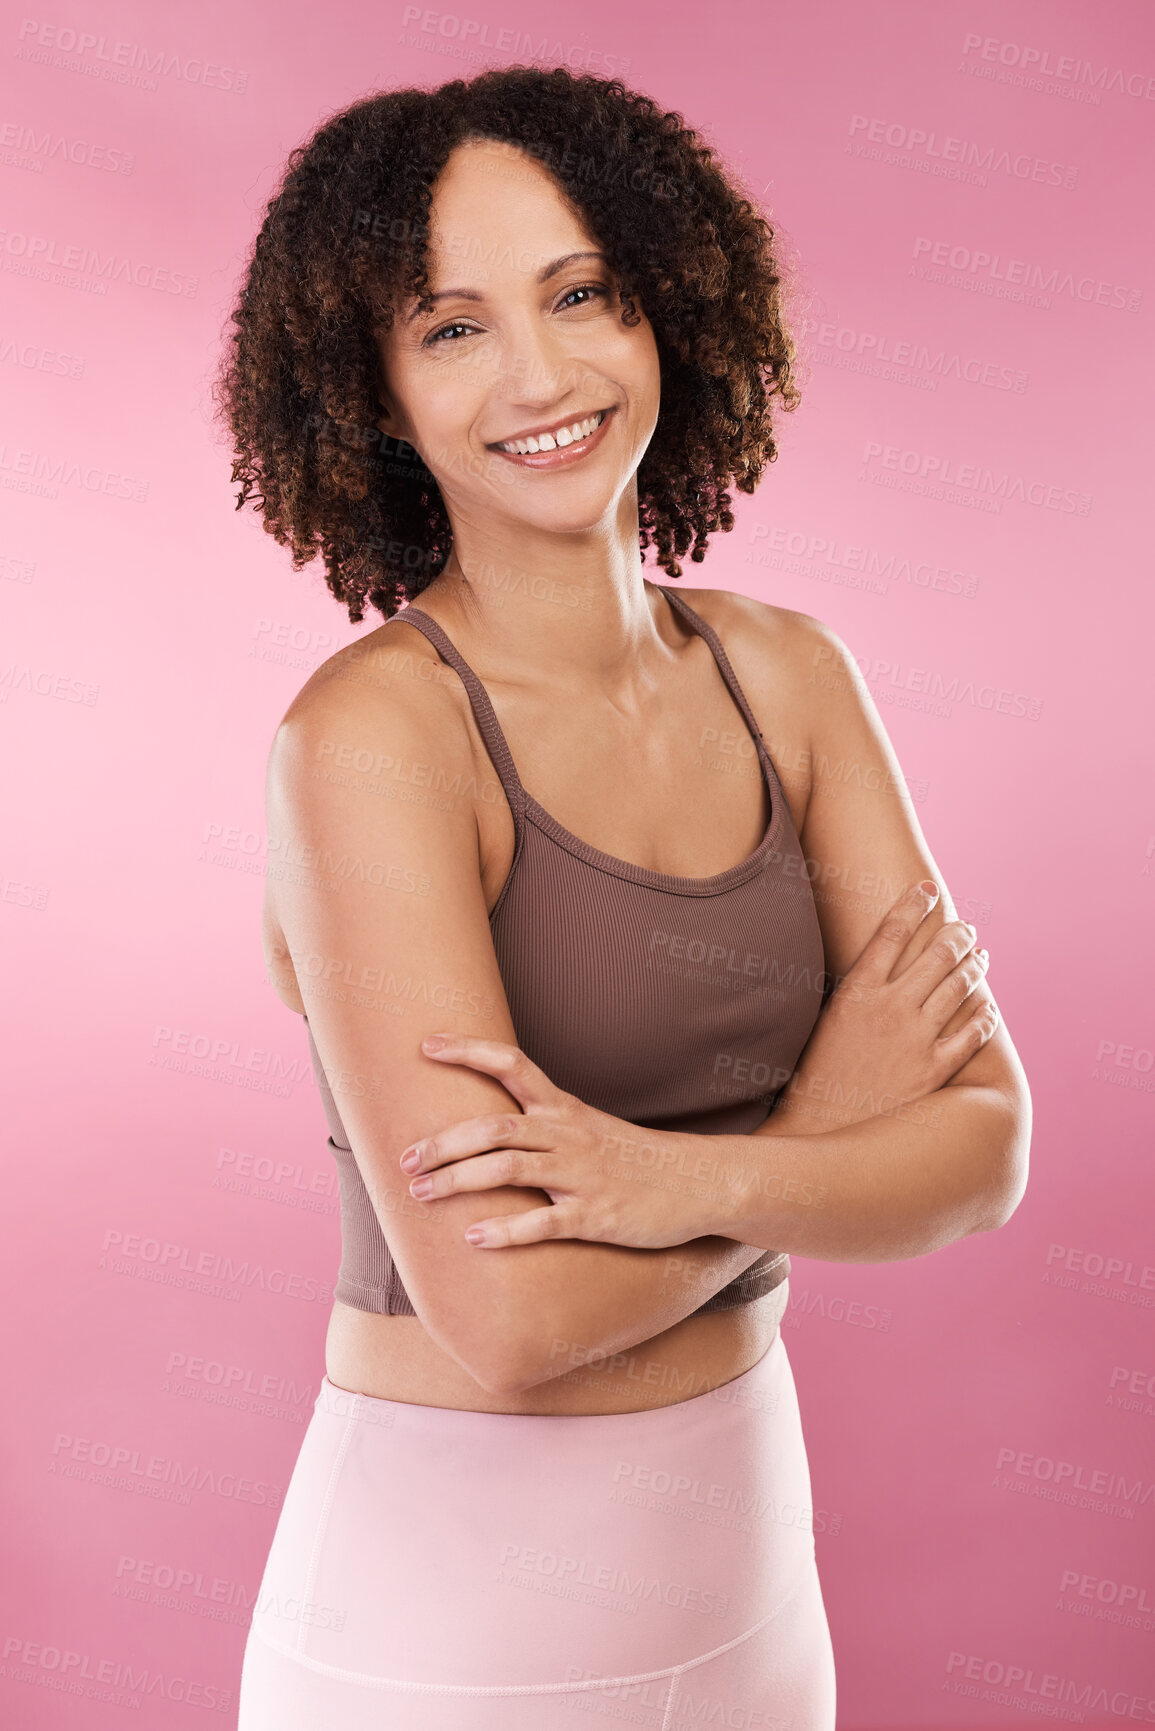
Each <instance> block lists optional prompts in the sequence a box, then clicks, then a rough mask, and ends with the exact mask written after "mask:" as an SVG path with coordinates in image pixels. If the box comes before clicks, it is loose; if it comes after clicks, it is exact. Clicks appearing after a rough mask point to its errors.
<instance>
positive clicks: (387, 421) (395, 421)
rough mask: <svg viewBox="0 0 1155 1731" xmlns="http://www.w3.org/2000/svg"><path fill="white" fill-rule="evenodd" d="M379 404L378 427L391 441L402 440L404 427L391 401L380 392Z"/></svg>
mask: <svg viewBox="0 0 1155 1731" xmlns="http://www.w3.org/2000/svg"><path fill="white" fill-rule="evenodd" d="M380 402H381V415H380V418H379V419H378V421H377V425H378V427H379V428H380V429H381V431H382V432H383V433H386V434H388V436H389V438H391V439H404V438H405V427H404V424H403V422H402V420H401V417H400V416H399V415H398V413H397V410H396V409H395V408H394V406H393V403H392V401H391V399H390V398H389V397H388V396H386V395H385V393H384V392H382V393H381V398H380Z"/></svg>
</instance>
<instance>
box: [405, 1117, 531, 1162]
mask: <svg viewBox="0 0 1155 1731" xmlns="http://www.w3.org/2000/svg"><path fill="white" fill-rule="evenodd" d="M528 1122H529V1120H528V1119H527V1118H526V1117H525V1115H524V1113H520V1112H518V1113H512V1112H505V1113H493V1112H489V1113H487V1114H486V1115H485V1116H484V1117H481V1118H463V1119H462V1120H461V1122H460V1123H459V1124H451V1125H450V1126H449V1128H448V1129H447V1130H439V1131H438V1132H437V1134H436V1136H426V1137H424V1138H423V1139H422V1140H421V1141H420V1142H414V1143H412V1144H411V1145H410V1147H408V1148H406V1149H405V1151H404V1152H403V1153H402V1155H401V1157H400V1161H399V1164H400V1166H401V1170H402V1171H403V1172H413V1173H417V1172H431V1171H432V1170H433V1168H434V1167H435V1166H444V1165H445V1164H446V1162H447V1161H450V1160H466V1159H468V1158H469V1156H470V1155H471V1154H484V1153H485V1152H486V1150H487V1149H489V1148H505V1147H507V1146H508V1145H509V1144H510V1143H511V1142H512V1143H515V1144H518V1145H520V1138H521V1137H522V1135H523V1134H524V1132H525V1126H526V1125H527V1124H528Z"/></svg>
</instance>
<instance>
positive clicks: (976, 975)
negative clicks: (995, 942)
mask: <svg viewBox="0 0 1155 1731" xmlns="http://www.w3.org/2000/svg"><path fill="white" fill-rule="evenodd" d="M989 962H990V957H989V956H988V955H987V952H986V950H968V952H967V954H966V955H965V956H964V957H963V959H962V961H961V962H958V963H957V964H956V965H955V966H954V967H953V968H952V969H951V970H950V972H949V973H948V974H947V976H946V978H945V980H943V981H942V983H941V984H940V985H938V986H936V987H935V989H934V991H933V992H931V994H930V996H929V997H928V998H927V1000H926V1002H925V1003H924V1004H923V1006H922V1010H923V1015H924V1016H926V1017H927V1018H928V1019H929V1020H930V1021H931V1022H932V1023H933V1024H934V1027H935V1031H936V1033H938V1032H941V1030H942V1029H943V1028H945V1027H946V1025H947V1023H948V1022H949V1021H950V1019H951V1017H952V1016H953V1015H954V1013H955V1011H956V1010H957V1009H958V1007H959V1005H960V1004H962V1003H965V1002H966V1000H967V999H968V998H969V997H970V996H971V994H972V993H973V992H974V990H975V988H976V987H977V986H978V984H979V982H980V981H981V980H985V979H986V974H987V966H988V964H989Z"/></svg>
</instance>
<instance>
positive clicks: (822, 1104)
mask: <svg viewBox="0 0 1155 1731" xmlns="http://www.w3.org/2000/svg"><path fill="white" fill-rule="evenodd" d="M741 600H742V608H743V612H744V613H745V615H746V619H747V627H748V629H747V636H746V639H745V643H746V652H747V654H750V655H753V654H754V653H756V650H755V647H754V645H755V641H756V632H757V624H758V620H757V614H758V611H759V609H760V606H761V604H760V603H757V602H750V601H748V600H747V598H745V597H743V598H741ZM791 630H792V631H793V633H794V636H795V645H794V648H793V653H792V656H791V661H792V665H793V666H794V667H795V669H796V670H797V678H798V689H797V691H796V692H795V693H794V696H795V699H796V701H797V703H798V704H800V705H801V704H806V703H808V704H809V710H810V723H809V734H810V740H811V748H810V764H809V770H810V797H809V801H808V804H807V807H806V815H805V820H804V822H803V823H802V825H801V828H800V831H799V839H800V841H801V843H802V850H803V854H804V857H805V861H806V870H807V874H808V876H809V877H810V879H811V882H812V883H813V884H814V886H815V904H816V907H817V911H818V919H819V924H820V926H821V928H822V939H823V947H824V951H825V956H826V966H827V970H828V972H829V973H831V974H832V975H833V976H834V977H835V978H836V979H840V978H841V977H842V976H844V975H845V974H846V973H847V972H848V971H849V970H850V968H851V967H852V966H853V965H854V963H855V962H856V961H857V960H858V958H859V956H860V955H861V953H862V951H863V948H864V946H865V945H866V943H867V941H868V939H869V938H870V937H871V935H872V933H873V932H874V931H875V929H876V928H877V926H878V924H879V922H880V920H881V919H882V918H883V915H884V914H885V913H886V911H887V909H888V907H890V905H891V904H892V903H893V902H894V900H895V899H896V898H897V897H898V896H899V895H900V894H901V893H902V891H903V890H904V889H905V888H906V887H907V886H908V885H910V884H915V883H917V882H918V881H919V880H920V879H923V878H931V879H933V880H934V881H935V882H936V883H937V884H938V885H939V887H940V891H941V894H940V898H939V902H938V904H937V906H936V907H935V908H934V909H933V910H932V912H931V913H930V914H929V915H928V916H927V917H926V918H925V919H924V920H923V922H922V923H921V925H920V926H919V928H918V930H917V932H916V933H915V935H914V937H913V938H912V939H911V940H910V942H909V943H908V944H907V945H906V947H905V948H904V949H903V950H902V951H901V952H900V954H899V956H898V959H897V961H896V964H895V972H898V971H901V970H902V969H904V968H905V967H906V966H907V965H908V964H909V963H910V962H911V961H913V960H914V959H915V958H916V957H918V956H919V955H920V954H921V953H922V952H923V951H924V950H925V949H926V948H927V947H928V946H930V945H931V944H934V943H940V942H943V941H944V940H943V937H942V933H943V927H944V926H945V925H946V924H947V922H948V921H953V920H954V919H956V918H957V915H956V913H955V910H954V906H953V904H952V901H951V897H950V894H949V891H948V890H947V888H946V884H945V881H944V878H943V874H942V872H941V871H940V870H939V868H938V866H937V865H936V864H935V861H934V858H933V856H932V855H931V852H930V849H929V848H928V846H927V844H926V840H925V838H924V836H923V834H922V830H921V827H920V825H919V822H918V818H917V816H916V815H915V811H914V807H913V805H912V803H911V800H910V797H909V794H908V792H907V789H906V782H905V778H904V776H903V773H902V769H901V766H900V764H899V761H898V757H897V754H896V753H895V750H894V747H893V746H892V744H891V742H890V739H889V737H888V736H887V733H886V730H885V728H884V727H883V724H882V721H881V719H880V717H879V715H878V711H877V708H876V706H875V704H874V701H873V699H872V698H871V696H870V692H869V690H868V689H867V686H866V683H865V681H864V680H863V678H862V675H861V673H860V671H859V669H858V667H857V665H856V663H855V661H854V658H853V656H852V655H851V654H850V651H849V650H848V648H847V646H846V645H845V643H844V642H843V641H842V639H841V638H839V637H838V636H837V635H836V633H834V632H833V631H831V630H830V629H829V628H828V627H827V626H825V625H823V624H822V623H821V622H820V621H818V620H815V619H811V618H810V617H809V616H808V615H805V614H795V615H792V616H791ZM823 886H830V887H829V888H824V887H823ZM968 1015H969V1010H968V1007H967V1005H966V1004H965V1002H962V1003H960V1005H959V1007H958V1009H957V1011H956V1012H955V1014H954V1016H953V1017H951V1019H950V1020H949V1021H948V1022H947V1024H946V1027H945V1030H944V1031H945V1032H946V1033H947V1034H950V1033H954V1032H955V1031H956V1030H958V1029H959V1028H961V1027H962V1026H963V1025H964V1023H965V1022H966V1021H967V1019H968ZM844 1079H845V1078H844V1077H842V1076H840V1074H839V1072H838V1069H837V1067H835V1066H829V1065H824V1064H822V1063H817V1064H816V1063H814V1062H813V1061H811V1057H810V1048H808V1049H807V1051H805V1052H803V1054H802V1057H801V1059H800V1061H799V1064H798V1067H797V1069H796V1071H795V1074H794V1076H793V1077H792V1079H791V1082H790V1084H789V1086H788V1087H787V1089H786V1090H784V1093H783V1095H782V1097H781V1098H780V1099H779V1100H778V1102H777V1104H776V1106H775V1109H774V1111H773V1112H772V1113H771V1114H770V1116H769V1117H768V1118H767V1119H766V1120H765V1122H764V1123H763V1124H761V1125H760V1126H759V1127H758V1129H757V1130H756V1131H755V1132H754V1133H753V1135H751V1136H747V1137H725V1138H718V1139H706V1138H701V1137H696V1138H692V1139H690V1140H692V1141H694V1142H695V1143H696V1144H697V1145H698V1146H697V1147H696V1149H694V1150H690V1149H684V1153H685V1154H686V1156H687V1157H689V1156H691V1155H694V1156H695V1157H698V1158H700V1157H701V1156H702V1155H709V1154H710V1153H713V1154H714V1156H715V1158H716V1159H717V1162H718V1164H717V1169H716V1178H717V1185H716V1188H713V1199H714V1200H713V1204H712V1206H710V1207H708V1208H707V1209H706V1210H705V1211H704V1212H703V1213H702V1214H700V1215H699V1216H698V1223H699V1225H700V1226H706V1227H708V1229H709V1230H710V1231H714V1232H721V1233H723V1234H726V1235H732V1236H734V1237H736V1238H740V1239H743V1240H744V1241H745V1242H747V1243H754V1244H760V1245H764V1246H765V1247H767V1248H770V1247H773V1248H775V1249H778V1250H787V1251H794V1252H796V1253H797V1254H798V1255H800V1256H814V1257H819V1258H825V1259H829V1260H831V1261H838V1262H874V1261H891V1260H895V1259H899V1258H904V1257H911V1256H925V1255H927V1254H929V1253H930V1252H931V1251H933V1250H937V1249H939V1248H941V1247H942V1246H943V1245H945V1244H949V1243H951V1242H953V1240H955V1239H957V1238H961V1237H965V1236H966V1235H967V1234H968V1233H971V1232H981V1231H991V1230H994V1229H996V1228H998V1227H999V1226H1001V1225H1003V1224H1004V1223H1005V1221H1006V1220H1007V1219H1009V1217H1010V1216H1011V1214H1013V1212H1014V1210H1015V1208H1016V1207H1017V1206H1018V1203H1019V1201H1020V1200H1021V1198H1022V1195H1023V1192H1024V1190H1025V1188H1026V1184H1027V1174H1028V1160H1029V1149H1030V1139H1031V1097H1030V1090H1029V1087H1028V1084H1027V1078H1026V1075H1025V1073H1024V1070H1023V1066H1022V1064H1021V1062H1020V1060H1019V1056H1018V1053H1017V1052H1016V1050H1015V1048H1014V1046H1013V1044H1012V1043H1011V1039H1010V1036H1009V1034H1008V1033H1007V1029H1006V1024H1005V1021H1003V1020H1002V1019H1001V1018H1000V1022H999V1025H998V1027H997V1028H996V1029H995V1032H994V1034H993V1035H992V1036H991V1037H990V1038H989V1039H987V1041H986V1043H985V1044H983V1045H982V1046H981V1048H980V1049H979V1050H977V1051H976V1052H975V1053H974V1054H973V1056H971V1057H970V1058H969V1059H968V1060H967V1061H966V1062H965V1063H964V1064H963V1065H962V1066H961V1068H960V1069H959V1070H958V1071H957V1072H956V1073H955V1074H954V1075H953V1076H952V1077H951V1078H950V1080H949V1081H948V1082H947V1083H946V1084H945V1085H944V1086H942V1087H941V1088H939V1089H938V1090H937V1091H936V1092H934V1093H933V1094H930V1095H928V1096H927V1097H926V1098H924V1099H921V1100H917V1101H914V1102H912V1103H910V1104H909V1105H905V1106H901V1107H899V1108H898V1109H897V1110H893V1111H886V1112H882V1113H880V1112H878V1111H876V1110H875V1103H874V1102H871V1101H870V1100H869V1091H868V1090H867V1091H866V1092H865V1093H864V1094H863V1096H862V1099H863V1100H864V1101H866V1102H867V1104H866V1106H865V1108H864V1107H863V1105H862V1104H857V1103H856V1101H855V1099H854V1094H853V1091H851V1092H850V1094H848V1093H847V1092H846V1091H845V1090H844V1089H843V1088H842V1087H841V1086H840V1084H841V1082H842V1081H843V1080H844ZM707 1140H710V1141H712V1142H714V1141H716V1146H715V1147H713V1148H712V1149H706V1148H704V1147H703V1146H701V1145H702V1144H703V1143H704V1142H705V1141H707ZM768 1144H771V1145H772V1151H771V1150H770V1148H768V1146H767V1145H768ZM705 1189H706V1191H707V1192H708V1191H710V1190H711V1186H710V1185H707V1186H706V1187H705Z"/></svg>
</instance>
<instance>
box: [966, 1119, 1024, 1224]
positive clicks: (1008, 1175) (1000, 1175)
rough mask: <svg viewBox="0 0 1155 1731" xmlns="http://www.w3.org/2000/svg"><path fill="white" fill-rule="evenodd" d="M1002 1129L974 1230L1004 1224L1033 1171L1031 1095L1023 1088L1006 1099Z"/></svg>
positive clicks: (1018, 1200)
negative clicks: (1031, 1170)
mask: <svg viewBox="0 0 1155 1731" xmlns="http://www.w3.org/2000/svg"><path fill="white" fill-rule="evenodd" d="M1005 1107H1006V1110H1005V1115H1004V1118H1003V1132H1002V1134H1001V1135H1000V1136H999V1137H998V1138H997V1141H996V1146H995V1149H994V1150H993V1152H994V1153H995V1155H996V1159H995V1161H994V1172H993V1175H992V1176H991V1179H990V1181H989V1183H988V1184H987V1186H986V1187H985V1189H984V1192H983V1208H982V1215H981V1218H980V1220H979V1223H978V1225H977V1226H976V1228H975V1230H976V1231H978V1232H997V1231H998V1229H999V1227H1000V1226H1005V1225H1006V1224H1007V1222H1008V1220H1010V1218H1011V1216H1012V1215H1013V1214H1014V1212H1015V1210H1016V1209H1017V1208H1018V1206H1019V1203H1020V1202H1021V1201H1022V1199H1023V1197H1024V1196H1025V1195H1026V1190H1027V1180H1028V1177H1029V1175H1030V1149H1031V1098H1030V1095H1029V1093H1027V1092H1026V1089H1025V1088H1024V1089H1023V1090H1022V1091H1021V1092H1020V1093H1016V1094H1015V1095H1013V1096H1011V1095H1008V1096H1007V1097H1006V1099H1005Z"/></svg>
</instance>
